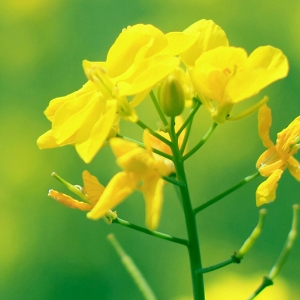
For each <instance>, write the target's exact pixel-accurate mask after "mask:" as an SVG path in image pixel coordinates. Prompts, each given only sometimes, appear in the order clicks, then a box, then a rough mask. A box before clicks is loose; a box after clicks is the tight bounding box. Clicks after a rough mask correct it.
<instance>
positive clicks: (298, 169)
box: [287, 156, 300, 181]
mask: <svg viewBox="0 0 300 300" xmlns="http://www.w3.org/2000/svg"><path fill="white" fill-rule="evenodd" d="M287 163H288V169H289V171H290V173H291V174H292V175H293V176H294V177H295V179H297V180H298V181H300V163H299V162H298V160H297V159H295V158H294V157H293V156H291V157H290V158H289V159H288V161H287Z"/></svg>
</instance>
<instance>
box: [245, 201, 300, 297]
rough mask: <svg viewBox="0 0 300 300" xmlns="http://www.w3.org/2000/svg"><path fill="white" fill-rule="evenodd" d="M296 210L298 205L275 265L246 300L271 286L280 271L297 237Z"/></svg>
mask: <svg viewBox="0 0 300 300" xmlns="http://www.w3.org/2000/svg"><path fill="white" fill-rule="evenodd" d="M298 210H299V204H294V205H293V221H292V228H291V230H290V232H289V234H288V237H287V240H286V242H285V245H284V247H283V249H282V251H281V253H280V255H279V257H278V259H277V261H276V263H275V265H274V266H273V267H272V269H271V271H270V273H269V275H268V276H264V277H263V281H262V283H261V284H260V286H259V287H258V288H257V289H256V290H255V291H254V292H253V294H252V295H251V296H250V297H249V298H248V299H247V300H252V299H254V298H255V297H256V296H257V295H258V294H259V293H260V292H262V291H263V290H264V289H265V288H266V287H268V286H270V285H272V284H273V279H274V278H275V277H276V276H277V275H278V273H279V272H280V270H281V269H282V267H283V265H284V263H285V262H286V259H287V257H288V256H289V254H290V252H291V249H292V247H293V245H294V242H295V239H296V237H297V227H298Z"/></svg>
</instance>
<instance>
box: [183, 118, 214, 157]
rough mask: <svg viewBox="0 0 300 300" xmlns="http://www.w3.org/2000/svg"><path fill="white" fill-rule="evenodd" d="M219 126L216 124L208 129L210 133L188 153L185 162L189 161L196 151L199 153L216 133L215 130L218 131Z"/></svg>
mask: <svg viewBox="0 0 300 300" xmlns="http://www.w3.org/2000/svg"><path fill="white" fill-rule="evenodd" d="M217 126H218V123H216V122H214V123H213V124H212V125H211V127H210V128H209V129H208V131H207V132H206V133H205V135H204V137H203V138H202V140H201V141H200V142H199V143H198V144H197V145H196V146H195V147H194V148H193V149H192V150H191V151H190V152H188V153H187V154H186V155H185V156H184V157H183V160H186V159H188V158H189V157H190V156H192V155H193V154H194V153H195V152H196V151H198V150H199V149H200V148H201V147H202V146H203V144H204V143H205V142H206V141H207V140H208V138H209V137H210V135H211V134H212V133H213V132H214V130H215V129H216V127H217Z"/></svg>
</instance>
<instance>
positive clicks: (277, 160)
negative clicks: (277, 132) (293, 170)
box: [256, 146, 286, 177]
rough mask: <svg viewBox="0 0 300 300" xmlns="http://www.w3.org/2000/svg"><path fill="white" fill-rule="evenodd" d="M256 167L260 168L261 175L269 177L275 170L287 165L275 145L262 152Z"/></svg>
mask: <svg viewBox="0 0 300 300" xmlns="http://www.w3.org/2000/svg"><path fill="white" fill-rule="evenodd" d="M256 168H257V169H258V170H259V173H260V175H262V176H265V177H268V176H270V175H271V174H272V173H273V172H274V171H275V170H277V169H284V168H286V165H285V161H283V160H282V159H281V157H280V155H279V154H278V152H277V151H276V149H275V146H273V147H271V148H270V149H268V150H266V151H265V152H263V153H262V154H261V156H260V157H259V158H258V160H257V162H256Z"/></svg>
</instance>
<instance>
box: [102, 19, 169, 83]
mask: <svg viewBox="0 0 300 300" xmlns="http://www.w3.org/2000/svg"><path fill="white" fill-rule="evenodd" d="M167 44H168V42H167V39H166V38H165V36H164V34H163V33H162V32H161V31H160V30H159V29H157V28H156V27H154V26H152V25H144V24H137V25H134V26H132V27H128V28H127V29H125V30H123V31H122V33H121V34H120V35H119V36H118V38H117V40H116V41H115V42H114V44H113V45H112V47H111V48H110V49H109V52H108V54H107V59H106V63H107V65H106V66H107V71H108V74H109V75H110V76H111V77H117V76H119V75H120V74H123V73H124V72H126V70H127V69H128V68H129V67H130V66H132V65H133V64H134V63H137V62H138V61H141V60H143V59H144V58H145V57H150V56H152V55H154V54H156V53H158V52H160V51H162V50H163V49H164V48H165V47H166V46H167ZM141 52H142V55H141Z"/></svg>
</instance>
